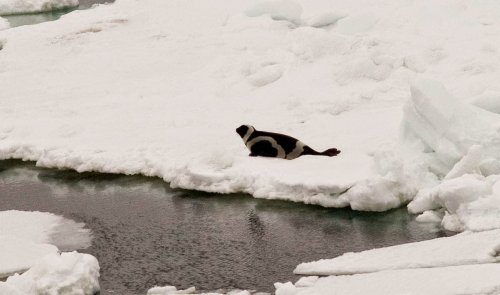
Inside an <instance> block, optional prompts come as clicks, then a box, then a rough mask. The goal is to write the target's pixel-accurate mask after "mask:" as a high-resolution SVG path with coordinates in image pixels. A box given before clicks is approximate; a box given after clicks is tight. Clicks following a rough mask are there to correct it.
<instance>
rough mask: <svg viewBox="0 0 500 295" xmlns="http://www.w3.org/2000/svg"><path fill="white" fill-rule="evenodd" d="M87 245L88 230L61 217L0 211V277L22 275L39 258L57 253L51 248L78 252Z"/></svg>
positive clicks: (42, 213)
mask: <svg viewBox="0 0 500 295" xmlns="http://www.w3.org/2000/svg"><path fill="white" fill-rule="evenodd" d="M61 235H63V236H64V237H62V236H61ZM71 241H73V242H71ZM75 241H76V242H77V244H79V245H77V244H76V243H75ZM58 242H61V244H59V243H58ZM89 243H90V232H89V230H88V229H83V225H82V224H78V223H75V222H73V221H71V220H67V219H65V218H63V217H60V216H57V215H54V214H51V213H45V212H26V211H16V210H9V211H0V277H6V276H8V275H10V274H13V273H15V272H19V271H25V270H27V269H29V268H30V267H32V266H33V265H35V264H36V263H37V261H39V260H40V259H41V258H42V257H44V256H46V255H48V254H54V253H57V252H58V247H57V246H55V245H58V246H59V245H61V246H70V245H71V246H72V247H73V248H78V249H81V248H86V247H88V246H89ZM54 244H55V245H54Z"/></svg>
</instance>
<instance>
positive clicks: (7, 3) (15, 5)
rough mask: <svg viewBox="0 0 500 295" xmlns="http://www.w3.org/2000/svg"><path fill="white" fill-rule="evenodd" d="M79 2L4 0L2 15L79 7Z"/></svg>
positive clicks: (73, 0) (1, 4) (2, 2)
mask: <svg viewBox="0 0 500 295" xmlns="http://www.w3.org/2000/svg"><path fill="white" fill-rule="evenodd" d="M78 4H79V2H78V0H2V1H1V2H0V15H10V14H22V13H36V12H44V11H52V10H58V9H63V8H69V7H76V6H78Z"/></svg>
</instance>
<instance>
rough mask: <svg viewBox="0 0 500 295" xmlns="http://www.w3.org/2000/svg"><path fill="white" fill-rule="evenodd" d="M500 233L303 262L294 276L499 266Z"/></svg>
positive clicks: (479, 234)
mask: <svg viewBox="0 0 500 295" xmlns="http://www.w3.org/2000/svg"><path fill="white" fill-rule="evenodd" d="M499 251H500V230H492V231H485V232H480V233H470V232H466V233H462V234H458V235H455V236H453V237H445V238H438V239H433V240H429V241H423V242H416V243H409V244H403V245H397V246H392V247H386V248H379V249H373V250H367V251H363V252H358V253H346V254H343V255H342V256H339V257H336V258H333V259H323V260H319V261H315V262H309V263H302V264H300V265H298V266H297V268H296V269H295V271H294V273H296V274H302V275H344V274H357V273H368V272H377V271H382V270H394V269H409V268H431V267H444V266H456V265H468V264H484V263H495V262H498V261H499V260H500V257H499V254H500V253H499Z"/></svg>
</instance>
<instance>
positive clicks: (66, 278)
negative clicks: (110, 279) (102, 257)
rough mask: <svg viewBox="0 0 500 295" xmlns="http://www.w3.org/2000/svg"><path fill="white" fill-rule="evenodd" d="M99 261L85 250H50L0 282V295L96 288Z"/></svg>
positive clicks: (88, 292)
mask: <svg viewBox="0 0 500 295" xmlns="http://www.w3.org/2000/svg"><path fill="white" fill-rule="evenodd" d="M98 279H99V263H98V262H97V259H96V258H95V257H94V256H92V255H89V254H81V253H77V252H66V253H61V254H59V253H52V254H48V255H46V256H44V257H43V258H42V259H41V260H39V261H38V262H37V263H36V264H35V265H34V266H33V267H32V268H30V269H29V270H28V271H26V272H25V273H23V274H21V275H19V274H16V275H13V276H10V277H9V278H7V280H6V281H5V282H0V294H1V295H40V294H61V295H63V294H67V295H70V294H80V295H93V294H95V293H96V292H98V291H99V280H98Z"/></svg>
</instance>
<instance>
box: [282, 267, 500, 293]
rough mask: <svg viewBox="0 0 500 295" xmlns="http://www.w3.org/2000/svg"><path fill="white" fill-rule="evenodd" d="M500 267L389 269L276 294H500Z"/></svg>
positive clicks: (285, 286)
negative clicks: (499, 279) (499, 272)
mask: <svg viewBox="0 0 500 295" xmlns="http://www.w3.org/2000/svg"><path fill="white" fill-rule="evenodd" d="M498 271H500V264H498V263H493V264H480V265H466V266H451V267H442V268H426V269H404V270H387V271H381V272H376V273H370V274H358V275H353V276H329V277H324V278H320V279H318V280H317V281H316V282H315V283H314V284H313V285H311V286H306V287H302V286H294V285H293V284H292V283H286V284H279V283H278V284H276V295H305V294H311V295H312V294H338V295H342V294H346V295H347V294H349V295H358V294H359V295H364V294H374V295H378V294H381V295H382V294H383V295H399V294H415V295H416V294H422V295H423V294H425V295H442V294H447V295H459V294H460V295H464V294H470V295H472V294H498V292H499V290H500V283H499V282H498V276H497V274H498Z"/></svg>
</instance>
